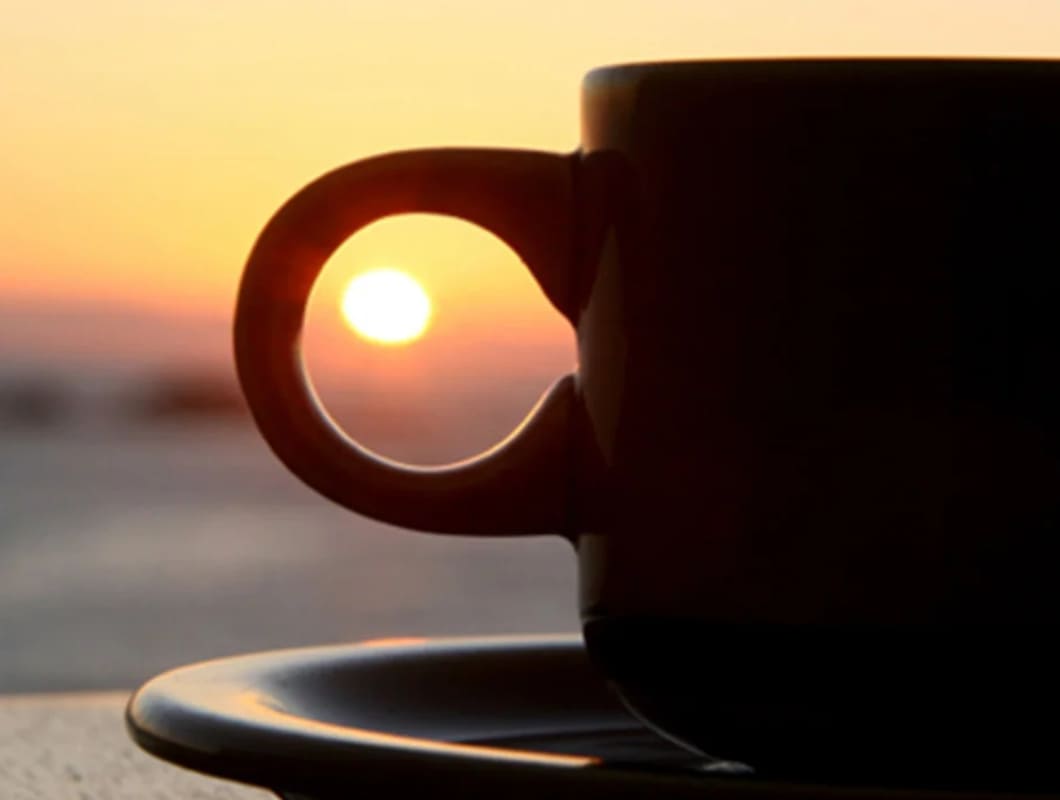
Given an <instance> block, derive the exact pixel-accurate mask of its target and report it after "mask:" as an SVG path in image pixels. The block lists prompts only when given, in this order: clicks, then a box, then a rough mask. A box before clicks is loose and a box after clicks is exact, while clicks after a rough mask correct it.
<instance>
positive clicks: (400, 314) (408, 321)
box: [342, 269, 431, 345]
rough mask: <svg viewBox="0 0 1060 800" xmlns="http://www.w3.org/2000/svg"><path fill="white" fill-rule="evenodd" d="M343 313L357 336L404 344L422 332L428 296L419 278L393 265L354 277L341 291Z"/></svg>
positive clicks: (428, 315) (427, 319) (427, 313)
mask: <svg viewBox="0 0 1060 800" xmlns="http://www.w3.org/2000/svg"><path fill="white" fill-rule="evenodd" d="M342 316H343V317H344V318H345V320H346V324H348V325H349V326H350V327H351V328H352V329H353V330H354V331H355V332H356V333H357V334H358V335H359V336H361V337H362V338H364V339H367V340H368V341H371V342H376V343H378V344H390V345H394V344H406V343H408V342H411V341H414V340H416V339H418V338H420V336H422V335H423V333H424V331H426V330H427V324H428V323H429V322H430V318H431V300H430V298H429V297H428V296H427V292H426V291H424V289H423V287H422V286H421V285H420V283H419V281H417V280H416V279H415V278H413V277H412V276H411V275H409V274H408V273H407V272H402V271H400V270H396V269H374V270H371V271H370V272H364V273H362V274H360V275H358V276H356V277H355V278H353V279H352V280H351V281H350V282H349V283H348V284H347V285H346V290H345V291H344V292H343V293H342Z"/></svg>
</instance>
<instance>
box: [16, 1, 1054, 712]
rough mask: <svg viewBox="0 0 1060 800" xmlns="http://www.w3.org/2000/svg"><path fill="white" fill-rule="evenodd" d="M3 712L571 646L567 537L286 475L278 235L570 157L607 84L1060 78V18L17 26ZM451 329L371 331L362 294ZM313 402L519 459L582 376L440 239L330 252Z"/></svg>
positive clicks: (369, 427) (65, 7) (980, 6)
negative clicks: (332, 209) (950, 69)
mask: <svg viewBox="0 0 1060 800" xmlns="http://www.w3.org/2000/svg"><path fill="white" fill-rule="evenodd" d="M0 14H2V17H3V20H4V22H3V25H2V26H0V119H2V120H3V122H2V124H0V185H2V186H3V187H4V191H3V192H2V193H0V692H12V691H37V690H57V689H80V688H103V687H128V686H131V685H133V684H135V683H137V682H139V681H141V680H143V679H144V678H146V677H148V676H150V675H151V674H154V673H155V672H158V671H160V670H162V669H164V668H167V667H171V666H175V665H178V664H181V663H186V662H188V661H192V660H196V659H201V658H207V657H213V656H223V655H227V654H231V653H237V652H244V651H249V650H255V649H263V648H272V647H283V646H293V645H303V644H315V643H324V642H332V641H344V640H355V639H362V638H366V637H377V636H409V635H422V634H428V635H436V634H480V633H499V632H541V631H554V630H572V629H575V628H576V626H577V616H576V607H575V595H574V561H573V558H572V556H571V553H570V548H569V546H567V545H566V544H564V543H563V542H561V541H559V540H558V539H550V538H544V539H531V540H524V541H471V540H467V539H450V538H436V537H431V536H425V535H418V534H413V533H409V532H404V531H397V530H393V529H389V528H387V527H386V526H383V525H380V524H377V523H374V522H372V521H369V520H366V519H363V518H359V517H356V516H354V515H352V514H350V513H348V512H345V511H342V510H340V509H338V508H335V507H333V506H331V505H330V504H329V503H327V502H326V501H324V500H322V499H320V498H318V497H317V496H315V495H314V494H313V493H312V492H310V491H309V490H308V489H305V488H304V487H302V486H301V485H300V484H299V483H298V482H297V481H296V480H295V479H294V478H293V477H291V476H289V475H288V474H287V473H286V472H285V471H284V469H283V468H282V467H280V466H279V465H278V464H277V463H276V462H275V460H274V459H273V458H272V456H271V455H270V454H269V453H268V452H267V451H266V448H265V446H264V445H263V444H262V443H261V441H260V440H259V438H258V437H257V435H256V433H255V431H254V430H253V428H252V426H251V424H250V422H249V419H248V417H247V415H246V413H245V411H244V408H243V405H242V402H241V399H240V397H239V394H238V390H237V388H236V385H235V382H234V376H233V372H232V366H231V359H230V345H229V325H230V321H231V319H230V317H231V310H232V306H233V301H234V297H235V291H236V286H237V283H238V278H239V274H240V269H241V266H242V263H243V261H244V259H245V257H246V254H247V252H248V251H249V249H250V246H251V244H252V243H253V241H254V238H255V236H256V234H257V232H258V231H259V230H260V228H261V226H262V225H263V224H264V223H265V221H266V220H267V219H268V217H269V216H270V214H271V213H272V212H273V211H274V210H275V209H276V208H277V207H278V206H279V205H280V204H281V203H282V202H283V201H284V200H285V199H286V198H287V197H288V196H289V195H290V194H291V193H292V192H294V191H295V190H297V189H298V188H299V187H300V186H302V185H303V184H304V183H306V182H307V181H309V180H311V179H312V178H314V177H315V176H317V175H319V174H320V173H322V172H324V171H327V170H329V169H331V168H333V167H335V166H338V165H340V164H343V163H346V162H348V161H351V160H354V159H357V158H361V157H364V156H367V155H370V154H373V153H378V152H383V151H388V150H395V149H402V148H410V147H421V146H437V145H487V146H503V147H525V148H541V149H548V150H558V151H569V150H572V149H573V148H575V147H576V146H577V142H578V94H579V81H580V78H581V76H582V74H583V73H584V72H586V71H587V70H588V69H590V68H592V67H594V66H597V65H601V64H608V63H615V62H624V61H640V60H661V59H678V58H726V57H749V56H762V57H765V56H797V55H901V54H913V55H969V56H1041V57H1057V56H1060V4H1057V3H1056V2H1055V0H1006V1H1005V2H1000V0H996V1H994V2H986V1H985V0H916V1H915V2H898V1H897V0H893V1H892V2H890V3H880V2H876V1H875V0H874V1H873V2H852V1H848V2H841V1H840V0H806V2H801V3H794V2H789V1H788V0H775V1H774V2H763V1H762V0H744V2H740V3H732V2H721V1H719V0H651V2H646V1H642V2H633V1H632V0H608V1H607V2H604V1H603V0H581V2H575V3H570V2H563V3H561V2H547V0H535V2H521V1H520V2H516V1H515V0H512V1H511V2H501V3H497V2H486V0H450V1H449V2H444V3H442V2H428V1H427V0H416V1H413V0H404V1H403V2H402V1H399V0H395V1H394V2H386V3H383V2H364V1H358V0H344V1H343V2H338V1H337V0H301V1H300V2H297V3H295V2H281V1H280V0H256V2H248V1H247V0H183V1H182V2H180V3H164V2H156V3H145V2H143V1H142V0H135V1H134V0H97V2H93V3H83V2H74V1H73V0H55V1H54V2H40V1H39V0H37V1H36V2H19V1H17V0H16V1H15V2H12V0H0ZM380 267H390V268H395V269H400V270H403V271H404V272H406V273H408V274H409V275H411V276H413V277H414V278H415V279H416V280H417V281H418V282H419V283H420V284H421V285H422V287H423V290H424V291H425V292H426V294H427V296H428V297H429V298H430V301H431V304H432V314H431V317H430V321H429V324H428V326H427V328H426V330H425V331H424V332H423V333H422V335H420V336H419V337H418V338H415V339H414V340H412V341H410V342H408V343H405V344H403V345H391V346H381V345H379V344H377V343H373V342H372V341H370V340H368V339H365V338H363V337H360V336H358V335H356V334H355V333H354V332H353V331H352V330H351V329H350V326H349V325H348V324H347V322H349V320H347V319H344V316H343V313H342V310H341V305H340V298H341V295H342V292H343V287H344V286H345V285H346V284H347V282H348V281H349V280H350V279H351V278H352V277H353V276H355V275H359V274H361V273H364V272H365V271H369V270H372V269H376V268H380ZM306 356H307V360H308V363H309V366H310V368H311V371H312V377H313V380H314V382H315V383H316V384H317V386H318V388H319V389H320V392H321V394H322V396H323V398H324V400H325V402H326V404H327V405H328V407H329V409H330V410H331V411H332V412H333V413H334V414H335V416H336V417H337V418H338V419H339V420H340V421H341V422H342V423H343V424H344V425H345V426H346V427H347V429H348V430H349V431H350V432H351V433H352V434H354V435H355V436H357V437H358V438H360V439H362V440H363V441H364V442H366V443H367V444H368V445H369V446H371V447H372V448H374V449H376V450H378V451H379V452H382V453H384V454H386V455H389V456H392V457H395V458H400V459H405V460H409V461H413V462H417V463H440V462H445V461H449V460H452V459H456V458H460V457H464V456H467V455H470V454H473V453H475V452H478V451H480V450H482V449H483V448H485V447H487V446H489V445H490V444H492V443H494V442H495V441H497V440H498V439H500V438H502V437H503V436H504V435H505V434H506V433H507V432H508V431H510V430H511V429H512V428H513V427H514V426H515V425H516V424H518V422H519V421H520V420H521V419H522V417H523V415H524V414H525V413H526V412H527V410H528V409H529V408H530V407H531V405H532V404H533V403H534V402H535V401H536V400H537V398H538V397H539V395H540V394H541V392H542V391H543V390H544V389H545V388H546V387H547V386H548V385H549V384H550V383H551V381H552V380H553V379H554V378H555V377H556V376H557V375H559V374H562V373H563V372H566V371H568V370H570V369H571V368H572V367H573V366H574V359H575V354H574V343H573V338H572V334H571V332H570V331H569V329H568V328H567V327H566V325H565V323H564V322H563V321H562V320H561V319H560V317H559V315H558V314H557V313H555V312H554V311H553V310H552V309H551V308H550V306H549V305H548V303H547V301H546V300H545V299H544V297H543V296H542V295H541V293H540V292H539V291H538V289H537V287H536V285H535V284H534V282H533V280H532V278H531V277H530V276H529V274H528V273H527V272H526V270H525V268H524V267H523V266H522V265H521V264H520V263H519V261H518V259H517V258H516V257H515V256H514V255H513V254H512V253H511V252H510V251H509V250H508V249H507V248H506V246H505V245H504V244H503V243H501V242H499V241H497V240H496V239H494V238H493V237H492V236H490V235H489V234H487V233H485V232H483V231H481V230H480V229H477V228H474V227H473V226H470V225H468V224H465V223H461V222H458V221H454V220H446V219H440V218H435V217H427V216H421V215H415V216H407V217H398V218H392V219H389V220H386V221H384V222H381V223H378V224H377V225H374V226H372V227H371V228H369V229H368V230H366V231H364V232H363V233H362V234H359V235H358V236H357V237H355V238H354V239H353V240H351V241H350V242H348V243H347V244H346V245H345V246H344V247H343V249H342V250H341V251H340V252H339V253H338V254H336V256H335V257H334V258H333V259H332V261H331V262H330V263H329V266H328V267H327V269H326V271H325V274H324V275H323V276H322V277H321V280H320V282H319V283H318V287H317V290H316V292H315V295H314V299H313V302H312V305H311V308H310V313H309V318H308V327H307V336H306Z"/></svg>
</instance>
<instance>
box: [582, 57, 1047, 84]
mask: <svg viewBox="0 0 1060 800" xmlns="http://www.w3.org/2000/svg"><path fill="white" fill-rule="evenodd" d="M781 66H783V67H787V68H788V69H790V70H796V71H800V72H803V71H805V72H815V71H818V70H821V69H822V68H827V69H828V70H829V71H830V72H832V73H835V72H837V71H842V70H847V71H854V70H861V71H865V70H868V71H875V70H881V69H888V70H895V69H900V70H910V71H925V70H931V71H935V72H938V71H940V70H951V71H968V70H983V69H989V70H992V71H994V72H996V71H998V70H999V69H1000V70H1005V71H1008V70H1017V71H1029V70H1030V71H1040V70H1046V71H1054V70H1055V71H1060V57H1052V56H1026V57H1024V56H947V55H938V56H921V55H894V56H877V55H872V56H767V57H731V58H729V57H727V58H711V59H677V60H661V61H627V62H618V63H614V64H604V65H601V66H599V67H594V68H593V69H591V70H589V71H588V72H587V73H585V77H584V78H583V84H584V85H585V86H591V85H593V84H597V83H614V82H616V81H628V80H636V79H640V78H644V77H647V76H651V77H658V76H661V75H668V76H671V77H674V78H688V77H690V76H692V75H695V74H702V75H709V74H711V73H716V74H728V75H732V74H734V73H746V74H756V73H759V74H760V73H762V72H763V71H765V70H770V69H776V68H777V67H781Z"/></svg>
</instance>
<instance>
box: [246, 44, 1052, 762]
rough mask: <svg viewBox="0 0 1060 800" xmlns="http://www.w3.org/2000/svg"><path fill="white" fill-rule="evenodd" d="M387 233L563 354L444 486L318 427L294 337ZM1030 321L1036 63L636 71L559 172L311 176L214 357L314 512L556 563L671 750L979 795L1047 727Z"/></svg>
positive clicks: (1038, 248)
mask: <svg viewBox="0 0 1060 800" xmlns="http://www.w3.org/2000/svg"><path fill="white" fill-rule="evenodd" d="M404 212H431V213H436V214H443V215H451V216H455V217H460V218H463V219H466V220H469V221H471V222H473V223H476V224H478V225H480V226H482V227H484V228H486V229H487V230H489V231H491V232H493V233H494V234H496V235H497V236H499V237H500V238H501V239H503V240H504V241H505V242H507V243H508V244H509V245H510V246H511V247H512V249H513V250H515V252H516V253H517V254H518V255H519V256H520V257H521V258H522V259H523V260H524V261H525V263H526V265H527V267H528V268H529V269H530V270H531V272H532V273H533V274H534V276H535V278H536V279H537V281H538V283H539V285H540V286H541V288H542V290H543V292H544V293H545V295H546V296H547V297H548V298H549V300H550V301H551V302H552V304H553V305H554V306H555V307H556V309H557V310H558V312H559V313H561V314H563V315H564V316H565V317H566V318H567V319H568V320H569V321H570V324H571V325H572V326H573V328H574V330H575V331H576V334H577V341H578V353H579V361H578V367H577V370H576V371H575V372H574V373H573V374H571V375H567V376H565V377H562V378H560V379H559V380H558V381H557V382H556V384H555V385H554V386H553V387H552V388H551V390H550V391H549V392H548V393H547V394H546V395H545V397H544V398H543V399H542V400H541V402H540V403H539V405H538V406H537V407H536V408H535V409H534V411H533V412H531V414H530V416H529V417H528V418H527V420H526V421H525V422H524V424H523V425H522V426H521V427H520V428H519V429H518V430H516V431H515V432H514V433H513V434H512V435H511V436H510V437H509V438H508V439H507V440H506V441H504V442H502V443H501V444H499V445H498V446H497V447H495V448H494V449H492V450H490V451H488V452H487V453H484V454H482V455H480V456H478V457H475V458H472V459H469V460H467V461H464V462H460V463H457V464H453V465H449V466H445V467H439V468H416V467H411V466H408V465H404V464H400V463H396V462H393V461H388V460H386V459H383V458H380V457H378V456H376V455H374V454H372V453H370V452H368V451H367V450H366V449H364V448H362V447H361V446H359V445H358V444H357V443H356V442H354V441H352V440H351V439H350V438H349V437H348V436H346V435H345V434H344V433H342V432H341V431H339V430H338V429H337V427H336V426H335V425H334V424H333V423H332V422H331V421H330V420H329V418H328V416H327V415H326V413H325V412H324V411H323V410H322V409H321V406H320V404H319V402H318V401H317V399H316V398H315V396H314V394H313V392H312V389H311V388H310V386H309V384H308V382H307V380H306V378H305V376H304V370H303V366H302V361H301V356H300V350H299V333H300V329H301V325H302V320H303V313H304V307H305V303H306V300H307V298H308V296H309V292H310V289H311V288H312V285H313V282H314V280H315V278H316V276H317V274H318V273H319V271H320V270H321V268H322V267H323V265H324V263H325V262H326V261H327V259H328V257H329V256H330V255H331V254H332V253H333V252H334V251H335V250H336V249H337V248H338V247H339V246H340V245H341V244H342V243H343V241H344V240H345V239H346V238H347V237H349V236H350V235H352V234H354V233H355V232H356V231H357V230H359V229H361V228H362V227H364V226H365V225H367V224H369V223H371V222H373V221H375V220H377V219H379V218H381V217H385V216H387V215H391V214H398V213H404ZM1058 309H1060V62H1055V61H1030V60H1028V61H1018V60H974V59H971V60H947V59H854V60H837V59H819V60H812V59H811V60H760V61H713V62H688V63H661V64H643V65H629V66H617V67H607V68H603V69H599V70H596V71H594V72H592V73H590V74H589V75H588V77H587V78H586V79H585V82H584V87H583V96H582V138H581V145H580V147H579V148H578V149H577V150H576V151H575V152H573V153H568V154H552V153H540V152H527V151H511V150H479V149H439V150H422V151H411V152H400V153H391V154H386V155H381V156H378V157H375V158H370V159H367V160H364V161H360V162H358V163H354V164H351V165H349V166H345V167H342V168H339V169H337V170H335V171H334V172H331V173H329V174H327V175H325V176H323V177H322V178H320V179H318V180H316V181H315V182H313V183H311V184H309V185H308V186H307V187H306V188H304V189H302V190H301V191H300V192H299V193H297V194H296V195H295V196H294V197H293V198H292V199H291V200H290V201H288V203H287V204H286V205H284V206H283V207H282V208H281V209H280V210H279V211H278V212H277V214H276V215H275V216H274V217H273V218H272V220H271V221H270V222H269V223H268V225H267V226H266V228H265V229H264V231H263V232H262V234H261V236H260V238H259V239H258V241H257V243H256V245H255V246H254V249H253V251H252V253H251V256H250V259H249V262H248V264H247V267H246V271H245V273H244V276H243V282H242V286H241V289H240V294H239V302H238V310H237V315H236V324H235V346H236V357H237V364H238V370H239V376H240V380H241V383H242V386H243V389H244V391H245V394H246V396H247V399H248V401H249V405H250V408H251V410H252V412H253V415H254V417H255V419H256V421H257V424H258V426H259V427H260V430H261V432H262V433H263V435H264V437H265V439H266V440H267V441H268V442H269V444H270V445H271V447H272V448H273V450H274V451H275V453H276V454H277V455H278V456H279V458H280V459H281V460H282V461H283V462H284V463H285V464H286V465H287V466H288V467H290V469H291V470H292V471H293V472H295V473H296V474H297V475H298V476H299V477H301V478H302V479H303V480H304V481H305V482H306V483H308V484H309V485H310V486H312V487H314V488H315V489H317V490H318V491H319V492H321V493H322V494H324V495H325V496H327V497H329V498H331V499H332V500H334V501H336V502H337V503H340V504H342V505H344V506H346V507H348V508H350V509H352V510H354V511H357V512H360V513H362V514H367V515H369V516H372V517H375V518H377V519H381V520H384V521H387V522H390V523H393V524H396V525H400V526H405V527H409V528H415V529H419V530H425V531H437V532H443V533H457V534H465V535H491V536H492V535H496V536H513V535H528V534H549V533H551V534H559V535H561V536H565V537H567V538H568V539H570V541H571V542H573V543H574V545H575V549H576V551H577V558H578V562H579V592H580V608H581V615H582V620H583V624H584V632H585V637H586V643H587V646H588V648H589V651H590V654H591V655H592V656H593V658H594V659H595V660H596V662H597V663H598V664H599V665H600V667H601V669H602V670H603V671H604V673H605V674H606V675H607V676H608V677H609V678H610V680H611V681H612V682H613V683H614V684H615V685H616V687H617V688H618V690H619V691H620V692H621V693H622V695H623V697H624V698H625V700H626V702H627V703H628V704H629V705H630V707H631V708H632V709H633V710H634V711H635V712H636V713H638V714H639V715H641V716H642V717H643V718H644V719H645V720H647V721H648V722H649V723H651V724H653V725H655V726H657V727H658V728H659V729H660V730H661V731H663V732H664V733H666V735H668V736H671V737H673V738H675V739H678V740H679V741H681V742H684V743H686V744H688V745H689V746H690V747H693V748H697V749H700V750H703V751H706V752H710V753H712V754H715V755H720V756H724V757H729V758H733V759H737V760H745V761H748V762H750V763H751V764H752V765H753V766H761V768H762V769H763V770H764V771H765V772H766V773H770V772H772V774H796V773H800V772H804V773H807V774H811V775H812V774H819V773H816V772H814V770H818V769H820V768H822V767H823V765H828V766H829V768H831V769H833V770H838V771H839V772H840V773H842V772H843V771H844V770H845V771H847V772H850V773H851V774H857V775H862V776H868V779H870V780H884V779H886V776H890V777H891V778H892V779H899V778H900V779H904V778H905V777H909V778H915V779H922V780H938V781H941V782H943V783H945V782H947V781H949V780H951V778H952V776H953V775H955V774H963V775H975V776H980V777H981V779H982V781H985V782H990V781H993V780H995V779H997V780H1000V781H1001V782H1002V783H1004V782H1005V781H1011V780H1013V778H1012V776H1013V771H1014V769H1015V768H1014V765H1016V764H1018V765H1019V769H1020V770H1022V771H1023V772H1026V771H1027V768H1028V764H1030V765H1038V766H1039V767H1041V766H1042V765H1044V764H1047V763H1048V760H1049V756H1048V754H1050V753H1051V752H1052V748H1053V744H1054V739H1055V736H1053V735H1050V734H1048V733H1047V731H1048V729H1049V727H1050V726H1051V724H1052V722H1053V721H1054V720H1055V718H1056V715H1057V714H1058V712H1060V689H1058V687H1057V685H1056V680H1057V675H1058V674H1060V672H1058V669H1060V659H1058V658H1057V657H1056V656H1055V655H1054V654H1053V650H1054V647H1053V645H1054V639H1055V638H1056V633H1057V630H1058V628H1057V625H1058V623H1060V576H1058V565H1060V368H1058V364H1060V356H1058V353H1060V310H1058ZM1043 730H1044V731H1046V733H1045V734H1044V735H1043V734H1042V733H1041V731H1043ZM1043 759H1044V761H1043ZM1036 769H1037V767H1035V766H1031V767H1030V770H1029V771H1030V772H1031V773H1034V774H1038V773H1036V772H1035V770H1036ZM1043 769H1044V767H1043ZM1038 772H1041V770H1038ZM1021 774H1022V773H1021ZM874 776H875V777H874ZM976 780H979V778H976ZM1033 780H1035V781H1036V780H1038V778H1034V779H1033Z"/></svg>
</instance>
